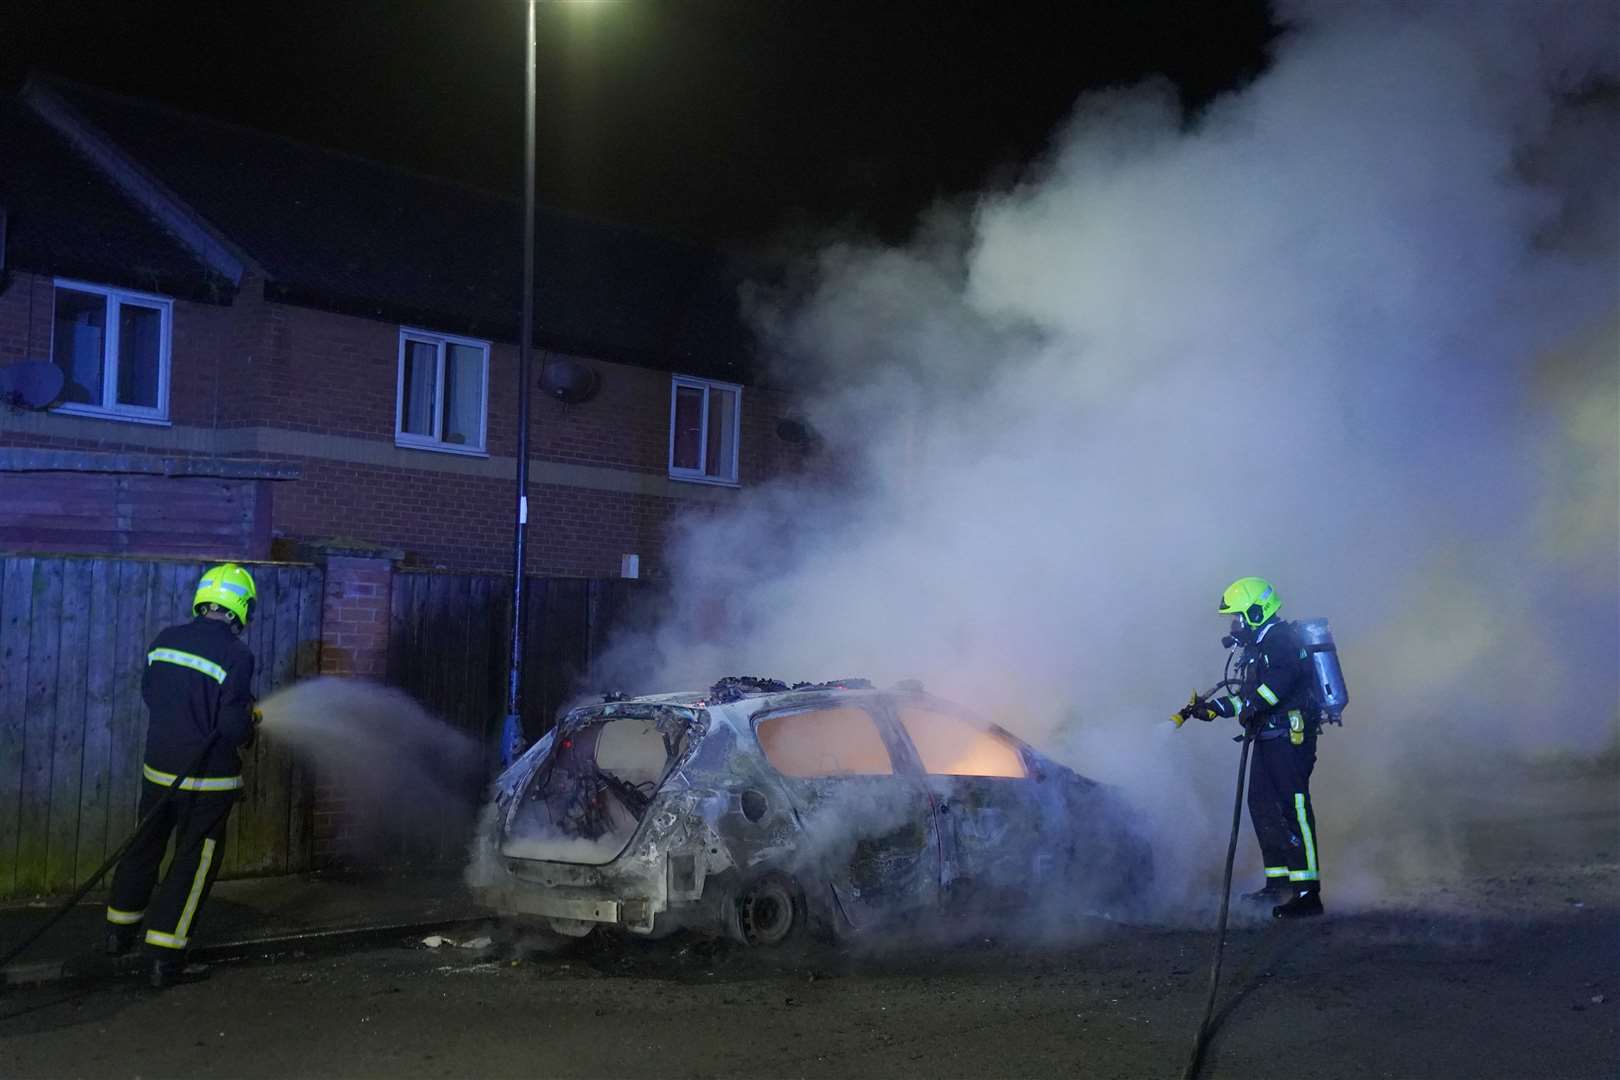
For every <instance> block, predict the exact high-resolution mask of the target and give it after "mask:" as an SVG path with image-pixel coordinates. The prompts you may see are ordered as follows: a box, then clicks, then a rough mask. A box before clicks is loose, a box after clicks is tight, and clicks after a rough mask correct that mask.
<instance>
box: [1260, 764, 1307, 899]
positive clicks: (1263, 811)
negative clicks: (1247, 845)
mask: <svg viewBox="0 0 1620 1080" xmlns="http://www.w3.org/2000/svg"><path fill="white" fill-rule="evenodd" d="M1315 767H1316V736H1315V735H1314V734H1313V735H1306V736H1305V740H1304V741H1303V742H1301V743H1300V744H1299V745H1297V746H1296V745H1294V743H1292V742H1290V741H1289V739H1288V736H1287V735H1286V734H1285V735H1283V736H1282V737H1280V738H1275V739H1256V740H1255V744H1254V767H1253V768H1252V769H1251V770H1250V772H1249V820H1250V821H1251V822H1253V824H1254V835H1255V839H1257V840H1259V841H1260V854H1261V856H1262V857H1264V859H1265V863H1266V883H1267V884H1269V885H1283V884H1292V885H1296V886H1309V887H1312V888H1314V887H1316V885H1317V882H1319V881H1320V880H1321V876H1320V871H1319V870H1318V867H1317V861H1316V859H1317V850H1316V814H1315V813H1314V812H1313V811H1312V809H1311V770H1312V769H1313V768H1315Z"/></svg>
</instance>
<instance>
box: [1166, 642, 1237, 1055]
mask: <svg viewBox="0 0 1620 1080" xmlns="http://www.w3.org/2000/svg"><path fill="white" fill-rule="evenodd" d="M1228 666H1229V667H1230V662H1229V664H1228ZM1228 674H1230V672H1228ZM1233 685H1236V684H1235V681H1234V680H1232V679H1230V678H1228V679H1225V680H1223V681H1222V682H1221V683H1219V684H1218V685H1217V686H1215V687H1214V688H1213V689H1211V690H1210V691H1209V692H1208V693H1207V694H1202V695H1199V696H1200V697H1205V698H1209V697H1214V696H1215V694H1216V693H1218V692H1219V691H1220V690H1222V689H1225V688H1229V687H1231V686H1233ZM1238 740H1239V741H1240V742H1241V743H1242V744H1243V749H1242V750H1241V752H1240V753H1239V754H1238V774H1237V792H1236V793H1235V794H1234V795H1233V796H1232V833H1231V836H1230V837H1229V838H1228V839H1227V842H1226V869H1225V872H1224V874H1223V875H1222V878H1221V914H1220V917H1219V918H1218V919H1217V920H1216V928H1215V956H1214V958H1213V959H1212V960H1211V961H1210V966H1209V994H1208V996H1207V997H1206V998H1205V999H1204V1015H1203V1016H1202V1017H1201V1018H1200V1019H1199V1021H1198V1033H1197V1034H1196V1035H1195V1036H1194V1037H1193V1048H1192V1055H1191V1056H1190V1057H1189V1058H1188V1059H1187V1067H1186V1069H1185V1070H1183V1071H1182V1074H1181V1080H1194V1078H1195V1077H1197V1075H1198V1070H1199V1068H1200V1066H1202V1065H1203V1061H1204V1050H1205V1048H1206V1047H1207V1046H1208V1045H1209V1039H1210V1036H1211V1035H1213V1034H1214V1031H1213V1030H1212V1028H1211V1027H1210V1018H1211V1017H1212V1016H1214V1015H1215V995H1216V993H1217V991H1218V990H1219V989H1220V984H1221V960H1222V957H1223V956H1224V954H1225V952H1226V918H1227V914H1228V913H1229V911H1230V910H1231V903H1232V862H1233V860H1234V859H1235V858H1236V856H1237V841H1238V831H1239V829H1240V828H1241V827H1242V825H1243V782H1244V779H1245V778H1246V777H1247V775H1248V771H1249V747H1250V745H1251V744H1252V743H1253V742H1254V729H1253V728H1252V727H1251V726H1249V725H1248V724H1244V725H1243V734H1242V735H1240V736H1238Z"/></svg>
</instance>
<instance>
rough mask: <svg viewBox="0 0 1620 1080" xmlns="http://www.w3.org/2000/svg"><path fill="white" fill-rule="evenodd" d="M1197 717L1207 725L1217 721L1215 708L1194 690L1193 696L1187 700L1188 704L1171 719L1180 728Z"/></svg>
mask: <svg viewBox="0 0 1620 1080" xmlns="http://www.w3.org/2000/svg"><path fill="white" fill-rule="evenodd" d="M1195 716H1196V717H1198V719H1200V720H1202V721H1204V722H1205V723H1206V724H1207V723H1208V722H1209V721H1211V720H1213V719H1215V710H1214V708H1213V707H1211V705H1210V703H1209V702H1208V701H1206V700H1205V699H1203V698H1201V697H1199V696H1198V691H1196V690H1194V691H1193V692H1192V696H1191V697H1189V698H1188V699H1187V704H1186V705H1183V706H1182V707H1181V709H1180V710H1179V711H1177V712H1176V713H1175V714H1174V715H1173V716H1171V717H1170V719H1171V720H1173V721H1175V725H1176V727H1178V728H1179V727H1181V725H1182V724H1185V723H1186V722H1187V721H1188V720H1191V719H1192V718H1193V717H1195Z"/></svg>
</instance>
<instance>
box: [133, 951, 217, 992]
mask: <svg viewBox="0 0 1620 1080" xmlns="http://www.w3.org/2000/svg"><path fill="white" fill-rule="evenodd" d="M208 975H209V971H208V965H207V964H188V963H186V961H185V957H183V956H157V957H153V958H152V966H151V968H149V969H148V974H147V982H148V983H150V984H151V987H152V989H154V990H164V989H167V988H168V987H171V986H173V985H174V984H175V983H185V982H202V981H203V980H204V979H206V978H208Z"/></svg>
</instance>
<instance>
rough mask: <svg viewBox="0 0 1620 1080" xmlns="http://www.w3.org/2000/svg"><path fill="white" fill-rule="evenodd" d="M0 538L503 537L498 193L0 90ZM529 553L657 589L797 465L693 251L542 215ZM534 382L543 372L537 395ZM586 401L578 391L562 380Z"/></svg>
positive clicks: (172, 543) (506, 331) (713, 268)
mask: <svg viewBox="0 0 1620 1080" xmlns="http://www.w3.org/2000/svg"><path fill="white" fill-rule="evenodd" d="M0 215H3V221H4V227H3V229H0V237H3V239H4V249H3V251H0V275H3V276H0V365H3V364H8V363H11V362H13V361H17V360H22V359H27V358H34V359H41V360H46V359H48V360H51V361H52V362H54V363H55V364H56V366H57V367H59V368H61V369H62V371H63V372H64V375H65V382H66V390H65V391H64V395H63V397H62V398H61V399H60V400H59V403H58V404H57V405H55V406H54V407H53V408H51V409H49V410H46V411H20V410H15V409H9V408H5V407H3V406H0V550H8V549H9V550H34V551H75V552H118V553H129V554H150V555H170V554H184V555H197V556H202V557H212V556H214V555H220V556H224V555H231V556H235V557H249V558H269V557H274V556H278V555H282V554H285V553H288V552H290V551H293V550H295V549H296V548H297V546H298V545H299V544H301V543H303V542H309V541H329V540H333V539H341V540H342V541H344V542H346V543H349V544H375V545H381V546H384V547H387V548H392V549H399V550H403V551H404V552H405V560H406V562H407V564H412V563H414V564H419V565H425V566H436V567H446V568H450V569H457V570H484V569H496V570H499V569H504V568H506V567H508V565H509V561H510V557H511V556H510V551H511V528H512V508H513V503H514V501H515V500H514V491H513V480H512V478H513V475H514V469H515V458H514V454H515V447H516V411H517V407H516V394H515V381H516V363H517V356H516V347H515V346H516V340H517V337H518V334H517V324H518V313H519V309H520V295H519V294H520V289H519V284H520V281H521V277H520V274H521V260H520V253H521V237H520V228H521V221H522V216H521V205H520V203H519V201H518V200H516V199H508V198H503V197H498V196H494V195H490V194H487V193H484V192H480V191H476V190H473V189H470V188H466V187H462V186H458V185H455V184H450V183H446V182H443V181H439V180H436V179H431V178H427V177H423V176H419V175H414V174H411V173H408V172H404V171H401V170H397V169H392V168H388V167H385V166H382V165H379V164H377V163H375V162H370V161H366V160H362V159H359V158H356V157H352V156H349V155H345V154H340V153H335V152H331V151H326V150H321V149H317V148H314V147H310V146H306V145H303V144H300V143H297V142H293V141H291V140H287V139H283V138H280V137H277V136H272V135H267V134H264V133H262V132H256V131H251V130H246V129H243V128H239V127H234V126H231V125H227V124H222V123H218V122H215V121H211V120H206V119H202V118H198V117H195V116H189V115H186V114H182V113H178V112H174V111H172V110H169V109H167V108H163V107H159V106H156V105H152V104H150V103H144V102H139V101H134V100H130V99H126V98H121V97H116V96H113V95H109V94H105V93H103V92H100V91H95V90H91V89H89V88H86V87H83V86H78V85H76V84H72V83H67V82H63V81H58V80H54V79H46V78H41V77H35V78H34V79H32V80H30V82H29V83H28V84H27V85H26V86H25V87H24V88H23V90H22V92H21V93H20V94H19V95H18V96H17V97H16V98H15V99H12V100H6V101H0ZM536 252H537V266H536V278H537V288H536V300H535V323H536V338H535V344H536V346H537V348H538V349H539V351H538V352H537V353H536V354H535V356H534V359H533V370H534V371H535V373H536V375H537V376H539V375H540V374H541V372H542V369H543V368H544V370H545V373H546V375H547V376H548V377H549V376H553V375H559V376H571V377H572V378H573V380H574V382H575V384H576V385H585V384H593V385H594V386H595V387H596V390H595V393H594V395H593V396H589V398H588V400H584V401H576V402H572V403H565V402H564V401H562V400H558V399H556V398H553V397H550V396H547V395H546V394H545V393H542V392H540V389H539V387H538V385H537V386H536V388H535V390H534V392H533V394H532V403H531V418H532V426H531V431H530V446H531V458H530V488H529V504H530V507H531V527H530V533H529V551H530V556H529V559H530V561H529V569H530V571H531V572H534V573H539V574H547V575H556V576H586V577H611V576H617V575H618V574H619V573H620V571H621V566H622V563H621V560H622V557H623V556H625V555H630V554H634V555H637V556H638V557H639V562H640V567H641V573H642V574H644V575H648V576H656V575H657V574H658V573H659V571H660V558H659V551H660V545H661V543H662V540H663V536H664V532H665V528H666V525H667V523H668V521H669V520H670V517H671V515H672V514H673V513H675V512H676V511H677V510H678V509H680V508H682V507H691V506H701V505H704V504H709V503H716V502H718V503H724V502H726V501H728V500H731V499H734V498H736V496H737V492H738V490H739V489H740V488H745V487H747V486H749V485H753V484H757V483H759V482H761V481H763V480H765V479H767V478H770V477H773V476H777V475H781V474H782V473H784V472H786V471H791V470H794V469H798V468H800V467H802V466H803V465H804V464H805V460H806V459H805V454H804V451H803V449H802V448H801V447H800V446H798V445H796V444H794V443H790V442H787V441H784V440H783V439H782V438H780V437H779V436H778V434H777V431H778V425H779V423H780V422H781V421H782V420H783V419H784V418H786V417H788V416H789V415H790V414H791V412H792V401H791V399H790V397H789V396H788V394H787V393H785V392H784V391H782V390H780V389H773V388H771V387H770V386H767V385H761V382H760V380H759V379H758V377H757V376H756V375H755V374H754V369H753V367H752V365H751V363H750V359H751V343H750V338H749V335H748V334H747V332H746V331H745V329H744V327H743V326H742V324H741V321H740V318H739V315H738V312H737V285H738V281H737V279H736V278H735V276H733V275H732V274H731V273H730V272H729V270H728V267H727V266H726V265H725V263H724V262H723V261H722V260H721V259H720V258H719V257H718V256H716V255H715V254H714V253H711V252H707V251H703V250H699V249H696V248H692V247H688V246H683V245H680V244H676V243H673V242H669V241H665V240H663V239H660V238H656V237H652V236H648V235H645V234H642V233H639V232H636V231H634V230H631V229H626V228H622V227H618V226H615V225H611V224H607V223H602V222H592V221H585V220H580V219H577V218H572V217H568V216H565V215H561V214H555V213H550V212H546V211H543V210H542V211H541V213H540V215H539V221H538V225H537V240H536ZM538 381H539V380H538V378H537V383H538ZM576 396H578V395H576Z"/></svg>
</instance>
